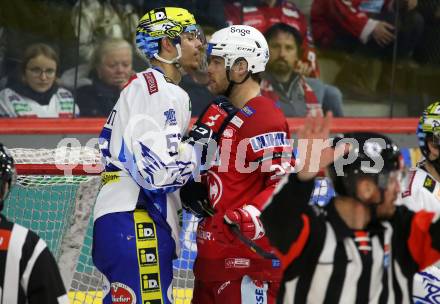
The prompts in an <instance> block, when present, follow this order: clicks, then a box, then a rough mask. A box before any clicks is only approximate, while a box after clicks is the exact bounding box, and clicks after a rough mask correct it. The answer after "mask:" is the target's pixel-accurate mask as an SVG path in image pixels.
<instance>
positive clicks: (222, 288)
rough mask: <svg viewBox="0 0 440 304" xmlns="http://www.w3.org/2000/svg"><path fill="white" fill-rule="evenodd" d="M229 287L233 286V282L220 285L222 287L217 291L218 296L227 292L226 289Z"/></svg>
mask: <svg viewBox="0 0 440 304" xmlns="http://www.w3.org/2000/svg"><path fill="white" fill-rule="evenodd" d="M228 285H231V281H226V282H224V283H223V284H222V285H220V287H219V288H218V289H217V294H218V295H219V294H221V293H222V291H223V290H225V288H226V287H228Z"/></svg>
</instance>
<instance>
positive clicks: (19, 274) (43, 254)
mask: <svg viewBox="0 0 440 304" xmlns="http://www.w3.org/2000/svg"><path fill="white" fill-rule="evenodd" d="M14 180H15V166H14V160H13V158H12V157H11V155H10V154H9V152H8V150H7V149H6V148H5V147H4V146H3V145H2V144H0V209H2V208H3V203H4V201H5V200H6V197H7V196H8V194H9V190H10V188H11V186H12V185H13V183H14ZM16 303H20V304H21V303H29V304H33V303H39V304H40V303H41V304H52V303H53V304H55V303H57V304H58V303H69V300H68V298H67V295H66V289H65V287H64V285H63V281H62V279H61V275H60V271H59V269H58V265H57V264H56V262H55V259H54V257H53V256H52V254H51V253H50V251H49V249H48V248H47V246H46V243H45V242H44V241H43V240H42V239H40V238H39V237H38V236H37V234H35V233H34V232H32V231H30V230H28V229H26V228H24V227H23V226H20V225H18V224H14V223H12V222H10V221H8V220H7V219H6V217H4V216H3V215H0V304H16Z"/></svg>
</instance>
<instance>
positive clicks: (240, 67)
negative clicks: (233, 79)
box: [231, 59, 248, 78]
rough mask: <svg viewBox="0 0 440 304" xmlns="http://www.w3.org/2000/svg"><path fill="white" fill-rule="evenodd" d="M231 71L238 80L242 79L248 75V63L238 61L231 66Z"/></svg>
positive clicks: (242, 60)
mask: <svg viewBox="0 0 440 304" xmlns="http://www.w3.org/2000/svg"><path fill="white" fill-rule="evenodd" d="M231 70H232V71H233V72H234V73H235V74H236V75H237V76H238V78H242V77H244V76H246V75H247V73H248V63H247V61H246V60H244V59H238V60H236V61H235V62H234V64H233V65H232V67H231Z"/></svg>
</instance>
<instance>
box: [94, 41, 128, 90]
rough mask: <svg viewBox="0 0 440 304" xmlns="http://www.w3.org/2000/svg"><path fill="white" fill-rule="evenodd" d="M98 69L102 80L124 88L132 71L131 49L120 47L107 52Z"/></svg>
mask: <svg viewBox="0 0 440 304" xmlns="http://www.w3.org/2000/svg"><path fill="white" fill-rule="evenodd" d="M96 71H97V73H98V77H99V79H101V80H102V82H104V83H105V84H107V85H110V86H113V87H118V88H120V89H122V87H123V86H124V85H125V84H126V83H127V81H128V79H129V78H130V76H131V73H132V54H131V50H130V49H128V48H120V49H114V50H110V51H108V52H106V53H105V54H104V56H103V58H102V59H101V64H100V65H99V66H98V67H97V69H96Z"/></svg>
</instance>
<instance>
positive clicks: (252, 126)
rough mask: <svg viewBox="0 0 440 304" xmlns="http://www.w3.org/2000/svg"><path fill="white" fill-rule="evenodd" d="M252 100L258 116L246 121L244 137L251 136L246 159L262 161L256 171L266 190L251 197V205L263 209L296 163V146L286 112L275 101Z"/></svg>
mask: <svg viewBox="0 0 440 304" xmlns="http://www.w3.org/2000/svg"><path fill="white" fill-rule="evenodd" d="M255 99H258V100H256V101H255V102H253V103H248V105H249V107H251V108H252V107H254V114H253V115H254V116H253V117H251V119H249V120H248V121H246V126H245V127H244V128H243V130H242V131H243V133H242V134H241V136H242V137H243V138H248V139H249V144H248V146H247V151H246V161H247V162H256V163H258V169H257V171H256V172H258V174H259V175H260V176H261V178H262V179H263V182H264V185H265V186H264V189H262V191H260V192H259V193H258V194H257V195H256V196H255V197H253V198H252V199H251V200H250V202H249V203H250V204H252V205H254V206H255V207H257V208H258V209H259V210H261V209H262V207H263V205H264V204H265V203H266V202H267V201H268V199H269V198H270V196H271V195H272V193H273V191H274V190H275V187H276V184H277V182H278V181H279V180H280V178H281V177H283V176H284V175H285V174H286V173H287V172H290V171H291V169H292V167H293V165H294V160H293V147H292V143H291V138H290V132H289V127H288V124H287V121H286V118H285V116H284V114H283V113H282V112H281V110H280V109H279V108H277V106H276V104H275V102H274V101H272V100H269V99H267V98H265V97H257V98H255Z"/></svg>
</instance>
